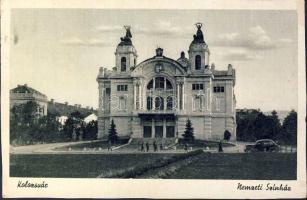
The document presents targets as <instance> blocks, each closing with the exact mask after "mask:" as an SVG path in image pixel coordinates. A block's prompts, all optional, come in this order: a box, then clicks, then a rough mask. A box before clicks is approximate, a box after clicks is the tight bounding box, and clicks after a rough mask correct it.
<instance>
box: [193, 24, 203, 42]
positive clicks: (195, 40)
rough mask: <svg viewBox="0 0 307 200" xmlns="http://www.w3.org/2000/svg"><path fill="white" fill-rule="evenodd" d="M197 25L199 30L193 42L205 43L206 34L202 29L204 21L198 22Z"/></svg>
mask: <svg viewBox="0 0 307 200" xmlns="http://www.w3.org/2000/svg"><path fill="white" fill-rule="evenodd" d="M195 26H196V27H197V32H196V34H195V35H193V38H194V40H193V42H192V43H194V44H196V43H205V41H204V35H203V32H202V31H201V27H202V26H203V24H202V23H200V22H198V23H196V24H195Z"/></svg>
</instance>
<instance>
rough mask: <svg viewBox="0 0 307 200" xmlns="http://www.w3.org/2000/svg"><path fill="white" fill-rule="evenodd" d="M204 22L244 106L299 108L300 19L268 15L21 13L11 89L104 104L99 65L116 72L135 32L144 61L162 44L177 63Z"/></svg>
mask: <svg viewBox="0 0 307 200" xmlns="http://www.w3.org/2000/svg"><path fill="white" fill-rule="evenodd" d="M196 22H201V23H203V27H202V30H203V33H204V38H205V41H206V43H207V44H208V46H209V49H210V52H211V55H210V63H214V64H215V66H216V69H218V70H226V69H227V65H228V64H229V63H230V64H232V65H233V67H234V68H235V70H236V85H235V95H236V100H237V108H257V109H258V108H259V109H261V110H263V111H270V110H273V109H275V110H290V109H295V110H297V99H298V97H297V95H298V94H297V93H298V87H297V86H298V84H297V77H298V75H297V73H298V71H297V69H298V67H297V66H298V63H297V15H296V12H295V11H287V10H285V11H264V10H262V11H260V10H258V11H257V10H157V9H156V10H132V9H130V10H124V9H122V10H120V9H15V10H13V12H12V16H11V36H12V41H11V47H10V86H11V88H14V87H16V86H17V85H18V84H25V83H26V84H28V85H29V86H30V87H32V88H34V89H36V90H38V91H40V92H42V93H44V94H46V95H47V96H48V98H49V99H51V98H52V99H55V101H57V102H66V101H67V102H69V104H81V105H82V106H92V107H94V108H97V106H98V84H97V82H96V77H97V75H98V71H99V67H107V68H109V69H112V67H114V65H115V55H114V52H115V49H116V46H117V44H118V43H119V42H120V37H122V36H124V35H125V30H124V28H123V26H124V25H130V26H131V32H132V35H133V38H132V41H133V44H134V46H135V48H136V50H137V52H138V56H139V57H138V60H137V62H138V63H140V62H142V61H143V60H145V59H147V58H150V57H153V56H154V55H155V49H156V48H157V47H158V46H159V47H162V48H163V49H164V55H165V56H167V57H170V58H173V59H177V58H179V56H180V52H181V51H185V52H186V55H187V51H188V48H189V45H190V43H191V42H192V40H193V34H195V32H196V27H195V25H194V24H195V23H196Z"/></svg>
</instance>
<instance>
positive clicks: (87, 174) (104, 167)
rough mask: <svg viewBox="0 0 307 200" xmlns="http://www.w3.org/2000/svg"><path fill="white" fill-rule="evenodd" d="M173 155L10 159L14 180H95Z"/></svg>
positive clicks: (67, 155)
mask: <svg viewBox="0 0 307 200" xmlns="http://www.w3.org/2000/svg"><path fill="white" fill-rule="evenodd" d="M171 155H173V154H151V153H148V154H44V155H42V154H34V155H14V154H11V156H10V176H11V177H57V178H82V177H83V178H95V177H97V176H98V175H100V174H101V173H102V172H105V171H109V170H114V169H115V170H116V169H123V168H128V167H131V166H135V165H143V164H144V163H148V162H150V161H152V160H154V159H160V158H162V157H168V156H171Z"/></svg>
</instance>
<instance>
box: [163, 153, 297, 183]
mask: <svg viewBox="0 0 307 200" xmlns="http://www.w3.org/2000/svg"><path fill="white" fill-rule="evenodd" d="M167 178H172V179H246V180H295V179H296V154H295V153H250V154H238V153H234V154H229V153H227V154H217V153H215V154H205V153H204V154H203V155H202V156H201V157H200V159H199V160H197V161H196V162H194V163H191V164H190V165H188V166H186V167H184V168H181V169H179V170H178V171H177V172H176V173H175V174H173V175H171V176H169V177H167Z"/></svg>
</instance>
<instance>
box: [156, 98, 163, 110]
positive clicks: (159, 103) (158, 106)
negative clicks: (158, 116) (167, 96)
mask: <svg viewBox="0 0 307 200" xmlns="http://www.w3.org/2000/svg"><path fill="white" fill-rule="evenodd" d="M155 109H156V110H164V99H163V97H156V98H155Z"/></svg>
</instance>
